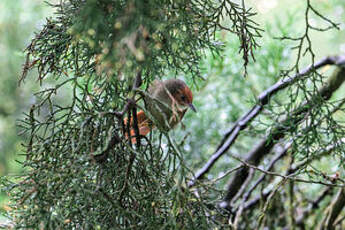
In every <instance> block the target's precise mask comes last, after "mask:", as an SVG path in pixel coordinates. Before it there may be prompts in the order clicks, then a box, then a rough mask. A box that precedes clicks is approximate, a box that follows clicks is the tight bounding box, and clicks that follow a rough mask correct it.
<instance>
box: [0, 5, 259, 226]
mask: <svg viewBox="0 0 345 230" xmlns="http://www.w3.org/2000/svg"><path fill="white" fill-rule="evenodd" d="M51 6H52V7H54V8H55V10H56V14H55V16H54V17H53V18H50V19H47V21H46V23H45V25H44V27H43V29H42V30H41V31H40V32H39V33H37V34H36V36H35V38H34V39H33V40H32V42H31V44H30V45H29V46H28V47H27V49H26V53H27V59H26V63H25V65H24V68H23V75H22V78H21V82H24V81H25V80H26V81H29V80H30V81H31V80H32V79H26V75H27V73H28V71H30V70H32V69H36V70H37V81H38V82H39V84H40V86H41V90H40V91H39V92H37V93H36V94H35V95H36V98H37V101H36V103H35V104H34V105H33V106H32V107H31V109H30V111H29V112H28V113H27V114H26V117H25V118H24V119H22V120H21V121H20V124H19V125H20V126H21V128H22V129H23V135H25V136H26V137H27V141H26V143H25V149H26V150H25V155H26V160H25V161H24V162H23V166H24V167H25V168H26V169H27V171H26V174H25V175H24V176H20V177H18V178H17V180H16V182H13V180H12V181H11V182H9V181H7V183H8V184H7V185H8V187H9V188H10V192H9V193H10V196H11V199H12V202H13V203H12V204H13V206H12V209H13V212H12V214H11V218H13V220H14V222H15V224H16V227H17V228H25V229H97V228H100V229H110V228H113V229H121V228H123V229H129V228H133V227H138V228H140V229H149V228H152V227H153V226H162V227H163V228H164V227H166V228H179V229H180V228H186V227H188V228H199V227H200V228H202V229H206V228H209V227H211V225H214V226H216V225H218V224H219V223H218V220H217V218H215V217H214V216H213V215H214V213H215V212H214V210H215V209H216V208H217V206H216V205H215V203H214V201H215V200H216V199H218V198H219V197H217V196H215V194H217V192H216V191H215V192H214V193H213V196H210V193H209V192H206V191H208V190H210V189H207V190H203V192H201V193H198V192H196V191H192V190H188V189H186V176H187V175H189V174H188V172H187V170H188V169H187V168H186V167H185V166H184V161H183V157H182V154H181V152H180V143H176V142H175V141H174V140H173V138H171V137H170V136H169V134H164V135H161V136H160V138H158V139H157V138H156V139H155V140H157V141H155V142H152V137H147V138H144V139H141V140H140V141H138V142H137V143H136V144H135V145H134V144H132V143H131V140H126V138H124V132H125V130H128V129H129V127H126V126H125V125H124V123H123V119H124V118H125V117H128V119H131V117H133V118H134V123H135V120H136V115H135V114H136V111H137V109H138V107H140V106H142V105H140V103H136V100H137V99H139V94H138V90H145V89H146V88H147V86H148V85H149V84H150V83H151V82H152V81H153V80H154V79H159V78H162V77H163V76H165V74H166V73H167V72H175V74H185V75H186V78H187V80H189V81H190V82H193V81H196V80H197V79H198V77H200V76H199V70H198V64H199V62H200V60H201V57H202V56H203V52H205V50H211V51H212V52H214V53H217V52H219V51H220V49H221V43H219V42H217V40H216V35H217V32H218V31H219V30H224V31H229V32H230V33H234V34H236V35H237V37H238V39H239V41H240V44H241V45H240V46H239V51H240V52H241V53H242V54H243V58H244V62H245V64H246V63H247V62H248V58H249V57H250V56H252V55H253V50H254V49H255V48H256V47H257V43H256V40H255V39H256V37H259V36H260V29H259V28H258V27H257V25H256V24H255V23H254V22H253V21H251V20H250V17H251V16H252V15H253V13H252V12H251V11H250V10H247V9H245V8H244V6H240V5H237V4H235V3H233V2H231V1H229V0H224V1H220V2H218V1H212V0H207V1H194V0H193V1H180V0H177V1H170V0H169V1H161V0H86V1H85V0H61V1H58V3H57V4H52V5H51ZM227 18H228V20H229V21H230V22H231V23H230V25H231V26H230V27H226V26H225V25H222V24H220V23H221V22H222V21H223V20H227ZM253 58H254V57H253ZM62 94H63V95H64V97H63V98H66V95H68V100H66V99H64V100H62V97H60V96H59V95H62ZM143 109H144V108H143ZM162 142H164V143H165V144H164V145H162V144H161V143H162ZM2 183H5V182H4V181H3V182H2ZM211 190H212V189H211ZM223 212H224V211H222V212H216V213H218V214H221V213H223Z"/></svg>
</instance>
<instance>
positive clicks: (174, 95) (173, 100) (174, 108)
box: [124, 79, 196, 143]
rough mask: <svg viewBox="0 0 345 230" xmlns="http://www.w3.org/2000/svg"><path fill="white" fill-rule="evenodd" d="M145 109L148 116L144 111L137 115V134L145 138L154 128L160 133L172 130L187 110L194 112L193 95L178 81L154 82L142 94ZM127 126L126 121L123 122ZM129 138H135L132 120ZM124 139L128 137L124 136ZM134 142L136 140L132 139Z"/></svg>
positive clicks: (182, 82)
mask: <svg viewBox="0 0 345 230" xmlns="http://www.w3.org/2000/svg"><path fill="white" fill-rule="evenodd" d="M144 101H145V107H146V110H147V112H148V113H149V114H145V112H144V111H142V110H141V111H139V112H138V113H137V119H138V128H139V134H140V135H141V136H146V135H147V134H148V133H149V132H150V131H151V130H152V129H153V128H154V127H158V129H160V130H162V131H165V132H167V131H169V130H170V129H172V128H174V127H175V126H176V125H177V124H178V123H179V122H180V121H181V120H182V118H183V116H184V114H185V113H186V111H187V109H188V108H191V109H192V110H193V111H194V112H196V109H195V107H194V105H193V104H192V103H193V94H192V91H191V90H190V89H189V87H188V86H187V85H186V83H185V82H184V81H182V80H178V79H169V80H165V81H159V80H155V81H154V82H153V83H152V85H151V86H150V87H149V89H148V93H147V94H144ZM124 122H125V124H127V120H125V121H124ZM131 127H132V128H131V130H130V136H131V137H134V136H135V131H134V128H133V120H132V119H131ZM126 138H128V136H127V135H126ZM132 142H133V143H135V142H136V138H135V137H134V138H132Z"/></svg>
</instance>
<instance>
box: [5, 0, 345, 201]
mask: <svg viewBox="0 0 345 230" xmlns="http://www.w3.org/2000/svg"><path fill="white" fill-rule="evenodd" d="M50 2H53V1H50ZM292 2H293V3H292ZM311 2H312V4H313V5H314V6H315V7H316V8H317V9H318V10H320V11H321V12H322V13H323V14H325V15H327V16H328V17H329V18H330V19H332V20H334V21H335V22H338V23H340V28H341V31H335V30H333V31H329V32H325V33H320V32H312V33H311V38H312V42H313V48H314V51H315V53H316V60H318V59H319V58H320V57H323V56H325V55H333V54H340V53H345V33H344V28H345V24H344V22H345V12H344V11H345V1H344V0H313V1H311ZM246 4H248V5H249V6H251V7H253V8H254V11H256V12H257V13H258V15H257V16H256V19H257V22H258V23H260V25H261V27H262V28H264V29H265V32H264V33H263V38H261V39H260V40H259V43H260V44H261V48H260V49H258V50H257V51H256V59H257V62H256V63H250V64H249V65H250V66H249V75H248V77H247V78H246V79H245V78H243V67H242V64H243V63H242V59H241V56H240V55H239V54H238V41H237V39H236V37H234V36H228V35H224V37H222V38H221V39H222V40H223V41H224V42H225V44H226V47H225V51H224V53H223V56H222V57H213V56H211V55H209V56H207V58H205V61H204V63H203V65H202V66H201V68H202V71H203V74H204V76H205V78H206V79H207V80H206V81H205V82H204V83H202V84H200V85H199V86H200V87H199V88H198V89H194V91H196V93H195V95H196V96H195V100H196V105H197V107H198V111H199V112H198V114H197V115H195V114H191V113H188V114H187V116H186V118H185V119H184V124H185V125H186V129H185V130H183V131H181V130H180V129H178V130H176V131H174V133H175V134H174V135H175V136H177V137H178V138H181V140H182V139H183V138H184V137H185V136H188V138H189V139H188V142H187V144H186V145H185V151H186V152H187V153H189V154H187V155H186V161H187V162H188V163H189V164H190V165H191V166H192V167H193V168H199V167H200V166H201V165H202V162H204V161H205V160H206V159H207V158H208V157H209V155H210V154H211V153H212V151H213V150H214V146H215V145H216V144H217V143H218V141H219V138H220V137H221V135H222V133H224V132H225V130H226V129H227V128H228V127H229V123H231V122H234V121H235V120H236V119H237V118H238V117H239V116H240V115H241V114H242V113H243V112H244V111H247V109H248V108H249V107H250V105H251V103H252V102H253V100H254V98H255V97H254V96H255V95H258V94H259V93H260V92H261V91H262V90H264V89H265V88H267V87H268V86H270V85H271V84H273V83H274V82H275V81H276V80H277V77H278V75H279V71H280V70H281V69H284V68H287V67H288V66H289V64H291V61H292V62H293V60H294V58H293V57H294V55H295V53H294V52H293V51H291V47H292V46H293V43H288V42H281V41H279V40H275V39H274V37H277V36H281V35H285V34H289V35H294V34H295V35H296V34H297V35H300V34H301V33H302V32H303V30H304V25H305V24H304V23H305V22H304V10H305V1H301V0H294V1H291V0H251V1H246ZM50 16H53V12H52V9H51V8H50V7H49V6H48V5H47V4H46V3H44V1H43V0H15V1H14V0H1V1H0V176H2V175H15V174H17V173H20V172H21V170H23V169H22V168H21V165H20V164H19V163H18V161H20V160H21V157H20V154H21V151H22V148H21V142H22V141H23V138H25V137H19V136H18V133H19V129H18V128H17V127H16V120H17V119H18V118H19V117H21V116H22V113H23V112H28V110H29V108H30V105H31V104H32V103H34V102H35V97H34V96H33V93H34V92H35V90H36V89H37V88H38V85H37V82H36V81H35V77H34V76H35V72H31V73H29V74H30V75H32V77H29V78H28V80H27V81H26V82H25V83H24V84H22V85H21V86H20V87H18V80H19V78H20V75H21V68H22V65H23V63H24V60H25V56H24V54H23V50H24V48H25V47H26V46H27V45H28V44H29V42H30V40H31V38H32V37H33V36H34V33H35V32H37V31H39V30H40V28H41V27H42V25H43V24H44V22H45V18H46V17H50ZM311 20H313V21H312V23H315V25H319V23H320V20H314V19H313V18H311ZM321 25H324V24H322V23H321ZM304 62H305V63H310V62H309V60H307V59H306V60H304ZM305 63H304V64H305ZM181 77H182V76H181ZM229 79H231V82H229ZM341 91H343V92H344V90H340V92H341ZM340 96H344V95H340ZM210 111H212V113H210ZM229 111H231V112H229ZM195 116H197V119H195ZM192 131H193V136H191V135H188V134H190V132H192ZM201 137H202V138H201ZM205 140H207V145H205V143H204V141H205ZM252 141H253V140H250V139H248V140H247V143H251V142H252ZM241 143H245V142H241ZM236 148H239V149H240V148H246V146H245V144H244V145H243V144H242V146H241V145H238V146H235V149H236ZM200 153H206V154H203V155H202V156H201V155H200ZM228 160H230V159H228ZM224 163H227V159H226V158H225V160H224ZM227 167H228V166H227ZM7 202H8V200H7V198H6V195H5V194H1V195H0V207H5V205H6V203H7Z"/></svg>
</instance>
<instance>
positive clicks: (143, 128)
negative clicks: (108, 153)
mask: <svg viewBox="0 0 345 230" xmlns="http://www.w3.org/2000/svg"><path fill="white" fill-rule="evenodd" d="M137 120H138V129H139V135H140V136H146V135H147V134H148V133H149V132H151V130H152V129H153V128H154V126H153V124H152V122H151V120H150V119H149V118H148V117H147V116H146V114H145V113H144V111H142V110H140V111H139V112H138V113H137ZM127 122H128V119H127V118H125V119H124V124H125V127H127ZM129 136H130V137H131V139H132V143H133V144H135V143H136V142H137V138H136V137H135V127H134V122H133V118H131V122H130V129H129ZM125 137H126V139H127V140H128V138H129V137H128V133H127V131H126V132H125Z"/></svg>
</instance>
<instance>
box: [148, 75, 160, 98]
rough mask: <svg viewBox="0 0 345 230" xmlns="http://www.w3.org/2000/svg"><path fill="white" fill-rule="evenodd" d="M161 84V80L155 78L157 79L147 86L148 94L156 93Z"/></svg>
mask: <svg viewBox="0 0 345 230" xmlns="http://www.w3.org/2000/svg"><path fill="white" fill-rule="evenodd" d="M162 85H163V81H161V80H157V79H156V80H154V81H153V82H152V83H151V85H150V87H149V90H148V92H149V94H151V95H152V96H154V95H155V94H156V93H157V90H159V89H160V88H161V87H162Z"/></svg>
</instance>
